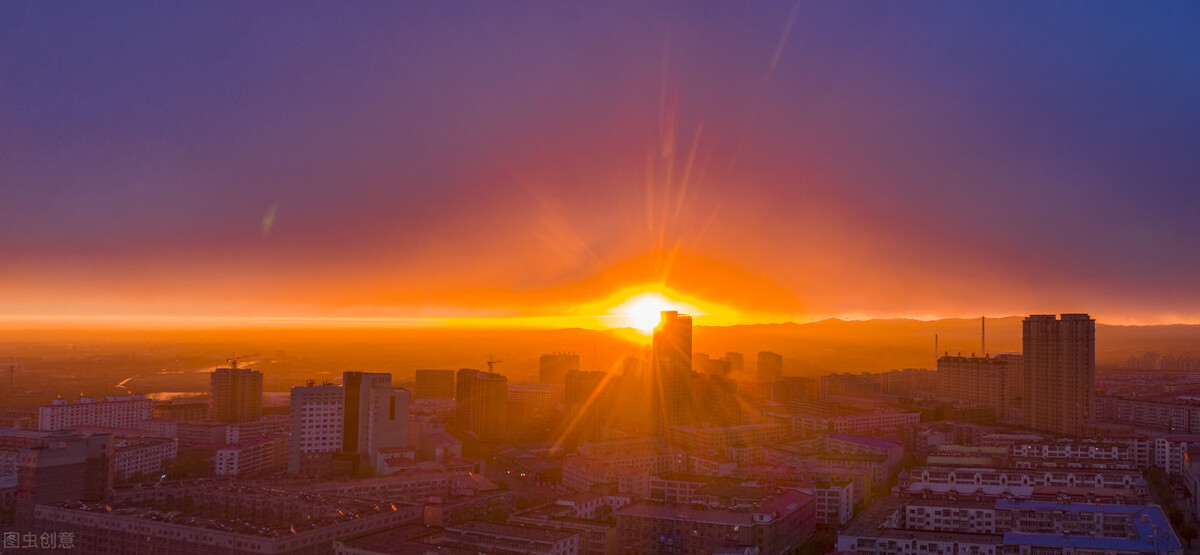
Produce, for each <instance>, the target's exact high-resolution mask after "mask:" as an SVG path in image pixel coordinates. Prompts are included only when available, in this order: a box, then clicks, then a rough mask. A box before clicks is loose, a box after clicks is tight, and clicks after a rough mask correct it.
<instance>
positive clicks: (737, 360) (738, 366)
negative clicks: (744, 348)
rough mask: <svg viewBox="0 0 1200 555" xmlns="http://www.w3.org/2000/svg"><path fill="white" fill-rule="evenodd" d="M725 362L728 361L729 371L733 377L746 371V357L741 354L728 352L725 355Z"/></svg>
mask: <svg viewBox="0 0 1200 555" xmlns="http://www.w3.org/2000/svg"><path fill="white" fill-rule="evenodd" d="M725 360H727V361H729V371H730V372H731V373H733V374H734V375H735V376H736V375H739V374H741V373H742V371H743V370H745V369H746V357H745V356H743V355H742V353H738V352H734V351H729V352H728V353H725Z"/></svg>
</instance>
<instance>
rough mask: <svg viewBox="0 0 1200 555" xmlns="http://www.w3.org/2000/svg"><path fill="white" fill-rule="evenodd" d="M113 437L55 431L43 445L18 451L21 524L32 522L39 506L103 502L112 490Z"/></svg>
mask: <svg viewBox="0 0 1200 555" xmlns="http://www.w3.org/2000/svg"><path fill="white" fill-rule="evenodd" d="M112 461H113V438H112V436H111V435H109V434H95V435H91V436H84V435H83V434H79V433H76V432H54V433H51V434H49V435H47V436H46V441H45V443H44V444H43V445H41V446H39V447H30V448H25V449H21V450H20V451H19V452H18V453H17V491H16V505H17V515H16V517H17V518H16V520H17V523H18V524H28V523H29V522H30V520H31V519H32V517H33V508H34V506H35V505H46V504H52V503H59V502H62V501H66V500H68V499H74V500H80V501H99V500H102V499H104V497H105V495H107V494H108V492H109V490H111V489H112V477H113V476H112V467H113V463H112Z"/></svg>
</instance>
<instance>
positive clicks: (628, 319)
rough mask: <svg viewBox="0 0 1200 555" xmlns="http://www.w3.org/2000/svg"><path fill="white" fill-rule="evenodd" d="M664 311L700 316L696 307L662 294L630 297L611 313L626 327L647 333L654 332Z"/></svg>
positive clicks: (651, 293) (655, 293)
mask: <svg viewBox="0 0 1200 555" xmlns="http://www.w3.org/2000/svg"><path fill="white" fill-rule="evenodd" d="M664 310H676V311H679V312H683V313H686V314H699V313H700V310H699V309H697V308H696V307H694V306H691V305H689V304H686V303H681V302H678V301H673V300H671V299H668V298H667V297H666V296H664V295H663V294H662V293H657V292H649V293H641V294H639V295H634V296H632V297H630V298H629V299H628V300H626V301H625V302H623V303H621V304H620V305H618V306H617V307H615V308H613V309H612V311H611V313H612V314H613V315H615V316H618V317H620V318H621V319H622V320H623V323H624V325H626V326H628V327H631V328H635V329H638V330H641V331H642V332H645V333H650V332H652V331H654V328H655V327H656V326H658V322H659V320H660V319H661V318H662V316H661V313H662V312H663V311H664Z"/></svg>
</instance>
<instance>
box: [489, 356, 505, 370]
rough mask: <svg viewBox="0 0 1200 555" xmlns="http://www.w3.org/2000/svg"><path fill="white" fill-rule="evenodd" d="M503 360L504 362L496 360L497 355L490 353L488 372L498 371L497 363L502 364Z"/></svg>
mask: <svg viewBox="0 0 1200 555" xmlns="http://www.w3.org/2000/svg"><path fill="white" fill-rule="evenodd" d="M501 362H504V361H503V360H496V357H493V356H492V355H488V361H487V365H488V372H495V371H496V370H495V365H497V364H500V363H501Z"/></svg>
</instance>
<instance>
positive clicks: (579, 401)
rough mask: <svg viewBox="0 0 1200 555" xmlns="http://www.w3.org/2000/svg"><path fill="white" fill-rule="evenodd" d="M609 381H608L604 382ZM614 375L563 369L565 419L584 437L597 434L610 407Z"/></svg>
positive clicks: (599, 432)
mask: <svg viewBox="0 0 1200 555" xmlns="http://www.w3.org/2000/svg"><path fill="white" fill-rule="evenodd" d="M606 381H610V382H611V383H610V384H606V383H605V382H606ZM616 381H617V380H616V379H615V378H614V377H612V376H609V374H608V373H607V372H581V371H579V370H572V371H570V372H567V376H566V388H565V391H564V395H563V407H564V408H565V414H564V417H565V421H566V422H567V423H569V425H571V426H574V428H575V430H576V431H578V433H579V434H580V435H581V436H582V437H585V438H588V439H591V438H596V437H599V436H600V434H601V432H602V431H603V429H604V426H605V425H606V424H607V423H608V421H609V418H610V416H611V415H612V409H613V399H614V398H615V396H614V395H613V393H614V391H615V390H616V385H615V384H616Z"/></svg>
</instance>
